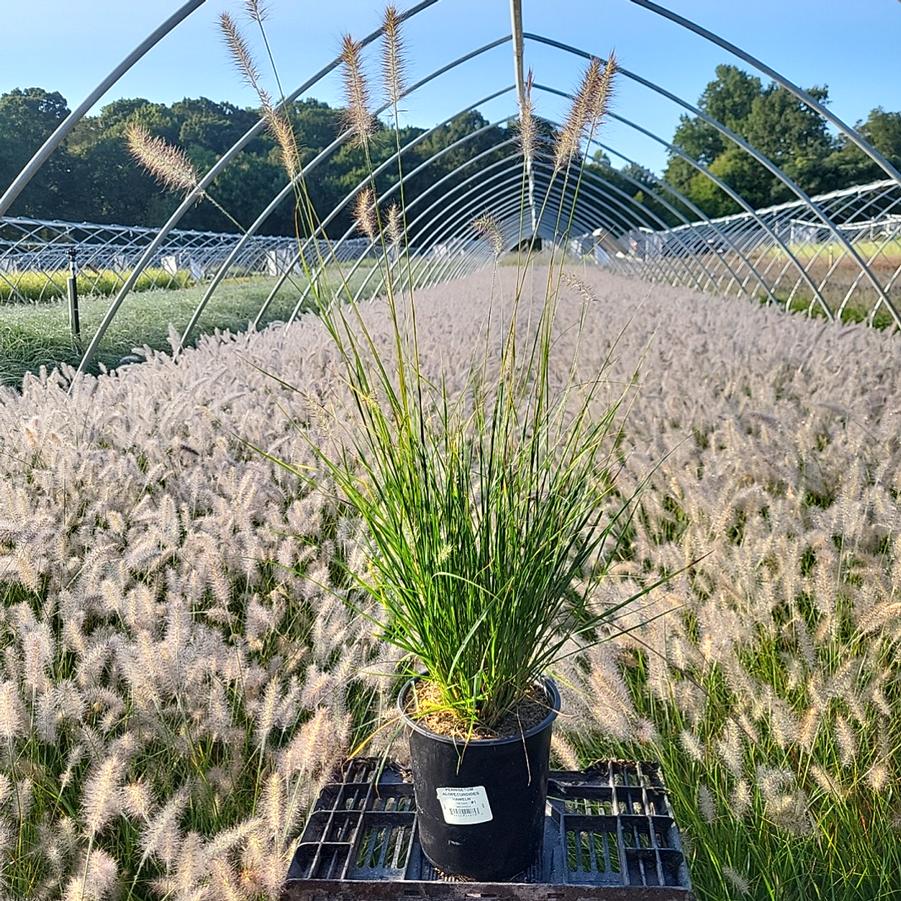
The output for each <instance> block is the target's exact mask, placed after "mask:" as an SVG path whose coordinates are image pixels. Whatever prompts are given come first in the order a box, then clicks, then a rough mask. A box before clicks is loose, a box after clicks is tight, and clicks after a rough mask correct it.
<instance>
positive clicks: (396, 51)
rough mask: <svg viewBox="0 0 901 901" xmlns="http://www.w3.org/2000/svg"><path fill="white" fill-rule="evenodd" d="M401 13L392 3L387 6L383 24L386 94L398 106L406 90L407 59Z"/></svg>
mask: <svg viewBox="0 0 901 901" xmlns="http://www.w3.org/2000/svg"><path fill="white" fill-rule="evenodd" d="M400 22H401V19H400V14H399V13H398V11H397V8H396V7H395V6H394V5H393V4H391V5H389V6H387V7H385V19H384V22H383V24H382V39H383V53H382V78H383V79H384V82H385V94H386V96H387V98H388V102H389V103H391V105H392V106H395V107H396V106H397V104H398V102H399V101H400V98H401V97H402V96H403V93H404V90H405V87H406V86H405V84H404V80H405V79H404V76H405V72H406V60H405V59H404V44H403V38H402V37H401V34H400Z"/></svg>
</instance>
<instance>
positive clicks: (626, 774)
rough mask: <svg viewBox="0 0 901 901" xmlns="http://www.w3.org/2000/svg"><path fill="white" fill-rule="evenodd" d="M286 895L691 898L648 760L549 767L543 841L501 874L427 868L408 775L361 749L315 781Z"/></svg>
mask: <svg viewBox="0 0 901 901" xmlns="http://www.w3.org/2000/svg"><path fill="white" fill-rule="evenodd" d="M282 897H283V901H326V899H328V901H356V899H360V901H363V899H365V901H394V899H407V898H430V899H441V901H444V899H448V901H450V899H464V898H496V899H499V901H500V899H510V901H513V899H523V901H537V899H542V901H545V899H546V901H579V899H610V901H614V899H616V901H688V899H691V898H692V897H693V896H692V894H691V882H690V879H689V876H688V868H687V867H686V865H685V857H684V855H683V853H682V844H681V842H680V840H679V830H678V829H677V828H676V823H675V820H674V819H673V814H672V809H671V807H670V803H669V798H668V797H667V794H666V787H665V786H664V784H663V780H662V778H661V775H660V768H659V766H658V765H657V764H656V763H650V762H630V761H621V760H611V761H606V762H604V763H601V764H598V765H597V766H595V767H592V768H591V769H590V770H587V771H584V772H561V771H556V772H551V774H550V780H549V783H548V804H547V816H546V818H545V831H544V844H543V848H542V851H541V854H540V855H539V857H538V858H537V859H536V860H535V862H534V863H533V864H532V866H531V867H529V869H528V870H526V871H525V872H524V873H522V874H520V875H519V876H518V877H516V878H515V879H513V880H511V881H510V882H501V883H474V882H465V881H460V880H455V879H452V878H449V877H446V876H444V875H442V874H441V873H439V872H436V870H435V868H434V867H432V865H431V864H430V863H429V862H428V861H427V860H426V859H425V857H424V856H423V854H422V851H421V849H420V847H419V841H418V838H417V833H416V804H415V801H414V799H413V786H412V784H411V782H410V781H409V777H408V774H407V773H406V772H405V771H404V770H402V769H401V768H399V767H396V766H394V765H390V764H389V765H388V766H384V767H382V766H380V762H379V761H376V760H372V759H368V758H362V759H357V760H352V761H350V762H349V763H348V764H347V766H346V767H345V769H344V771H343V773H342V774H341V777H340V781H335V782H332V783H329V784H328V785H326V786H325V788H323V790H322V792H321V794H320V796H319V799H318V800H317V802H316V804H315V806H314V808H313V811H312V812H311V814H310V817H309V819H308V821H307V825H306V827H305V829H304V832H303V835H302V836H301V840H300V844H299V845H298V847H297V851H296V852H295V854H294V859H293V861H292V863H291V867H290V869H289V871H288V879H287V882H286V883H285V890H284V893H283V896H282Z"/></svg>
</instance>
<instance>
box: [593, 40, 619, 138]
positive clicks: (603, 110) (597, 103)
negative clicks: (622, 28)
mask: <svg viewBox="0 0 901 901" xmlns="http://www.w3.org/2000/svg"><path fill="white" fill-rule="evenodd" d="M616 71H617V67H616V53H615V51H613V50H611V51H610V54H609V55H608V57H607V65H606V66H604V67H603V70H602V71H601V72H599V73H597V74H595V76H594V81H593V84H592V85H591V91H590V93H589V95H588V96H587V97H586V102H585V130H586V131H587V132H588V134H589V135H592V134H594V132H595V131H596V130H597V128H598V126H599V125H600V124H601V123H602V122H603V121H604V118H605V116H606V115H607V110H608V108H609V106H610V100H611V99H612V97H613V85H614V80H615V78H616Z"/></svg>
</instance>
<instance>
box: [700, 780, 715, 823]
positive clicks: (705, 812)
mask: <svg viewBox="0 0 901 901" xmlns="http://www.w3.org/2000/svg"><path fill="white" fill-rule="evenodd" d="M698 810H700V811H701V816H702V817H704V820H705V821H706V822H708V823H712V822H714V820H716V801H715V800H714V798H713V792H711V791H710V789H709V788H708V787H707V786H706V785H705V784H704V783H703V782H702V783H701V785H699V786H698Z"/></svg>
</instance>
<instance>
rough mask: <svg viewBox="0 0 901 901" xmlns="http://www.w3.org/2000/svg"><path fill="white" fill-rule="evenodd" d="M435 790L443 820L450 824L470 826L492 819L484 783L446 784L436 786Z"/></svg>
mask: <svg viewBox="0 0 901 901" xmlns="http://www.w3.org/2000/svg"><path fill="white" fill-rule="evenodd" d="M436 792H437V794H438V803H439V804H440V805H441V813H442V814H443V815H444V822H445V823H448V824H449V825H451V826H471V825H475V824H476V823H488V822H490V821H491V820H492V819H494V817H493V816H492V813H491V805H490V804H489V803H488V793H487V792H486V791H485V786H484V785H473V786H467V787H465V788H457V787H450V786H448V787H446V788H438V789H436Z"/></svg>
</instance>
